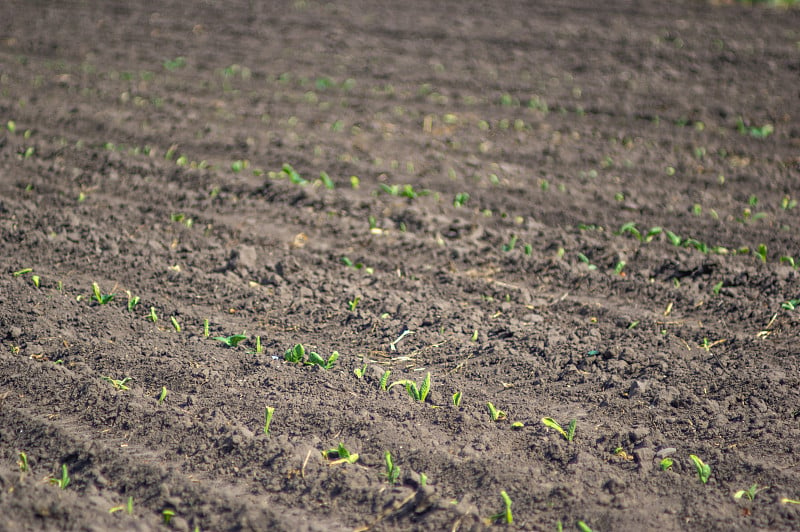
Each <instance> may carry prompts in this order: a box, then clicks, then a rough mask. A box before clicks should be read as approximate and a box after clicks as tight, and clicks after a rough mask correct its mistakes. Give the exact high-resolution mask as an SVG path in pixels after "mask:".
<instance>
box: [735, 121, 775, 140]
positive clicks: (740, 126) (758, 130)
mask: <svg viewBox="0 0 800 532" xmlns="http://www.w3.org/2000/svg"><path fill="white" fill-rule="evenodd" d="M736 131H738V132H739V134H741V135H748V134H749V135H750V136H751V137H753V138H756V139H765V138H767V137H769V136H770V135H772V134H773V133H774V132H775V127H774V126H773V125H772V124H764V125H763V126H761V127H756V126H746V125H745V124H744V120H743V119H742V117H741V116H740V117H739V118H737V119H736Z"/></svg>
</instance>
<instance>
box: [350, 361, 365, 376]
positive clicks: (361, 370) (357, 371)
mask: <svg viewBox="0 0 800 532" xmlns="http://www.w3.org/2000/svg"><path fill="white" fill-rule="evenodd" d="M366 372H367V363H366V362H364V365H363V366H361V367H360V368H355V369H354V370H353V374H354V375H355V376H356V377H358V378H359V379H363V378H364V374H365V373H366Z"/></svg>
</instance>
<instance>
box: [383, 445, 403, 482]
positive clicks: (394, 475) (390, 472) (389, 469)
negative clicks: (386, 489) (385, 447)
mask: <svg viewBox="0 0 800 532" xmlns="http://www.w3.org/2000/svg"><path fill="white" fill-rule="evenodd" d="M383 459H384V463H385V464H386V472H385V473H384V476H386V480H388V481H389V484H395V483H396V482H397V479H398V478H400V468H399V467H397V466H396V465H395V463H394V461H393V460H392V453H390V452H389V451H386V452H385V453H384V454H383Z"/></svg>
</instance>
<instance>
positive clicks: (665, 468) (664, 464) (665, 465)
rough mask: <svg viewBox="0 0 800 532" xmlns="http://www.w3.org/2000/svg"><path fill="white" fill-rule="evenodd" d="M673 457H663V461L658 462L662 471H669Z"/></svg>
mask: <svg viewBox="0 0 800 532" xmlns="http://www.w3.org/2000/svg"><path fill="white" fill-rule="evenodd" d="M673 463H674V462H673V461H672V458H662V459H661V461H660V462H659V463H658V467H660V468H661V471H668V470H669V468H671V467H672V464H673Z"/></svg>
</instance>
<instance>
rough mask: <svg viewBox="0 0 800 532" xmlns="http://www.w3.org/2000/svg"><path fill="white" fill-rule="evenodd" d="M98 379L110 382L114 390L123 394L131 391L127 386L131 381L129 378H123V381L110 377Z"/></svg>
mask: <svg viewBox="0 0 800 532" xmlns="http://www.w3.org/2000/svg"><path fill="white" fill-rule="evenodd" d="M100 378H101V379H103V380H104V381H108V382H110V383H111V384H112V385H113V386H114V388H116V389H117V390H121V391H123V392H124V391H127V390H130V389H131V388H130V386H128V383H129V382H130V381H132V380H133V379H132V378H130V377H125V378H124V379H112V378H111V377H100Z"/></svg>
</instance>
